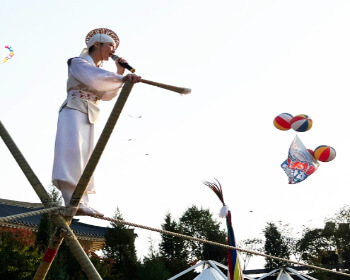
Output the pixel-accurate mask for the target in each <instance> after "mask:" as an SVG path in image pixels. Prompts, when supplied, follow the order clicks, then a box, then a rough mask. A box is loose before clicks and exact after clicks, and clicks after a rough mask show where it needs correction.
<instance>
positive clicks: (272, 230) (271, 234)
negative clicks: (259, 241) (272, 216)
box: [263, 223, 290, 269]
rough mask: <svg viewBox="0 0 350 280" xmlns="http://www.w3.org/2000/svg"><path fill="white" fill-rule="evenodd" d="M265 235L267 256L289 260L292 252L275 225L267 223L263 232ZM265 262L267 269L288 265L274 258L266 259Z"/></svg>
mask: <svg viewBox="0 0 350 280" xmlns="http://www.w3.org/2000/svg"><path fill="white" fill-rule="evenodd" d="M263 233H264V236H265V245H264V251H265V254H267V255H272V256H275V257H279V258H285V259H289V257H290V251H289V249H288V245H287V243H286V242H285V240H284V239H283V237H282V235H281V232H280V231H279V229H278V228H277V226H276V225H275V224H274V223H267V225H266V227H265V228H264V230H263ZM265 261H266V263H265V268H266V269H275V268H278V267H281V266H284V265H287V264H288V263H286V262H283V261H280V260H276V259H272V258H265Z"/></svg>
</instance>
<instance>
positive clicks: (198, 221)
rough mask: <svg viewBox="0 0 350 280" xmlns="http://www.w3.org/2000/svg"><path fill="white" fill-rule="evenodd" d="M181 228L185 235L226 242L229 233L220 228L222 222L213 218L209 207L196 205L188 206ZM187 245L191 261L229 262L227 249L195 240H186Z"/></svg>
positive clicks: (181, 219)
mask: <svg viewBox="0 0 350 280" xmlns="http://www.w3.org/2000/svg"><path fill="white" fill-rule="evenodd" d="M180 230H181V232H182V233H183V234H185V235H189V236H192V237H196V238H200V239H204V240H210V241H213V242H217V243H221V244H226V240H227V233H226V232H225V231H223V230H221V229H220V223H219V222H217V221H215V220H214V219H213V215H212V214H211V213H210V211H209V210H208V209H203V208H201V209H198V207H197V206H195V205H193V206H191V207H190V208H188V209H187V210H186V211H185V213H184V214H183V215H182V216H181V218H180ZM185 246H186V250H187V253H188V261H189V262H193V261H195V260H215V261H217V262H227V252H226V250H225V249H220V248H219V247H217V246H213V245H208V244H204V243H202V242H199V241H193V240H185Z"/></svg>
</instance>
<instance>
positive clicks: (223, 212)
mask: <svg viewBox="0 0 350 280" xmlns="http://www.w3.org/2000/svg"><path fill="white" fill-rule="evenodd" d="M227 211H228V206H227V205H224V206H222V207H221V209H220V213H219V217H220V218H225V217H226V215H227Z"/></svg>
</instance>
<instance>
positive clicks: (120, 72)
mask: <svg viewBox="0 0 350 280" xmlns="http://www.w3.org/2000/svg"><path fill="white" fill-rule="evenodd" d="M120 63H128V62H127V61H126V60H125V59H124V58H122V57H118V58H117V59H116V60H115V65H116V66H117V74H119V75H123V74H124V71H125V68H124V67H123V66H121V65H120Z"/></svg>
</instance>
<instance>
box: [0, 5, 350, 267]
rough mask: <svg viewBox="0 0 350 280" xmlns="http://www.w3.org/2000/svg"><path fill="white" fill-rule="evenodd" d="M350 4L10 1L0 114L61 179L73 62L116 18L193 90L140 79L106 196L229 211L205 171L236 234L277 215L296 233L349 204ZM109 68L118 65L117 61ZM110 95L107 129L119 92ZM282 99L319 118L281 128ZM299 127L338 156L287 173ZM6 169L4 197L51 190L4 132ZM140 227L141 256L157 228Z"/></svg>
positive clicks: (103, 169) (137, 204)
mask: <svg viewBox="0 0 350 280" xmlns="http://www.w3.org/2000/svg"><path fill="white" fill-rule="evenodd" d="M349 12H350V2H349V1H348V0H333V1H323V0H302V1H301V0H293V1H277V0H275V1H270V0H263V1H262V0H260V1H258V0H249V1H243V0H239V1H232V0H231V1H229V0H227V1H225V0H218V1H215V2H213V1H204V0H201V1H196V0H186V1H185V0H177V1H164V0H162V1H160V0H159V1H157V0H149V1H141V0H135V1H132V0H130V1H123V2H121V1H106V0H100V1H89V0H87V1H67V0H63V1H39V0H37V1H25V0H23V1H16V0H15V1H11V2H9V1H6V2H4V3H2V4H1V17H0V23H1V25H0V26H1V27H0V30H1V32H0V34H1V35H0V47H1V48H0V54H1V55H2V56H1V57H0V58H1V59H2V58H3V57H5V56H6V55H7V53H8V52H7V51H6V50H5V49H4V46H5V45H11V46H12V48H13V50H14V53H15V56H14V57H13V58H12V59H11V60H9V61H8V62H6V63H4V64H0V76H1V83H0V94H1V103H0V120H1V121H2V123H3V125H4V126H5V127H6V129H7V130H8V132H9V133H10V135H11V136H12V138H13V140H14V141H15V142H16V144H17V146H18V147H19V149H20V150H21V152H22V153H23V155H24V156H25V158H26V159H27V161H28V163H29V164H30V166H31V167H32V169H33V170H34V172H35V173H36V175H37V176H38V178H39V180H40V181H41V183H42V184H43V185H44V186H45V187H47V186H49V185H50V182H51V172H52V162H53V150H54V141H55V132H56V123H57V117H58V108H59V107H60V105H61V103H62V102H63V101H64V99H65V97H66V79H67V65H66V61H67V59H68V58H71V57H75V56H78V55H79V54H80V52H81V50H82V49H83V48H84V46H85V45H84V39H85V36H86V34H87V33H88V32H89V31H90V30H92V29H94V28H98V27H106V28H109V29H112V30H114V31H115V32H116V33H117V34H118V35H119V37H120V39H121V44H120V47H119V48H118V50H117V51H116V54H117V55H118V56H121V57H124V58H126V59H127V60H128V62H129V63H130V64H131V65H132V66H133V67H134V68H135V69H136V73H137V74H139V75H141V76H142V77H143V78H145V79H149V80H153V81H157V82H161V83H166V84H171V85H175V86H183V87H188V88H191V89H192V94H191V95H187V96H180V95H178V94H177V93H174V92H170V91H166V90H163V89H159V88H157V87H153V86H150V85H145V84H137V85H135V86H134V88H133V90H132V92H131V95H130V97H129V99H128V101H127V103H126V106H125V107H124V110H123V112H122V115H121V117H120V119H119V121H118V123H117V125H116V128H115V130H114V132H113V134H112V137H111V139H110V141H109V143H108V145H107V147H106V149H105V151H104V153H103V155H102V157H101V160H100V163H99V164H98V166H97V169H96V171H95V180H96V186H97V192H98V193H97V194H96V195H91V196H90V201H91V205H92V206H93V207H94V208H96V209H98V210H100V211H101V212H103V213H104V214H105V215H106V216H109V217H112V216H113V214H114V212H115V210H116V208H117V207H119V209H120V211H121V213H122V214H123V217H124V219H125V220H126V221H128V222H133V223H137V224H142V225H145V226H149V227H155V228H160V227H161V224H162V223H163V221H164V217H165V214H166V213H167V212H170V213H171V214H172V216H173V218H176V219H177V218H179V217H180V216H181V215H182V214H183V212H184V211H185V210H186V209H187V208H188V207H190V206H192V205H193V204H195V205H197V206H199V207H200V206H202V207H203V208H209V209H210V210H211V211H212V212H213V214H214V217H215V218H218V215H217V214H218V212H219V210H220V208H221V203H220V201H219V200H218V198H217V197H216V196H215V194H214V193H213V192H212V191H211V190H210V189H209V188H208V187H206V186H205V185H204V184H203V183H202V181H204V180H212V179H213V178H214V177H215V178H217V179H218V180H219V181H220V182H221V184H222V186H223V193H224V198H225V202H226V204H227V205H228V206H229V207H230V209H231V211H232V224H233V226H234V230H235V234H236V239H237V241H238V242H239V241H240V240H243V239H246V238H253V237H260V238H262V234H261V233H262V229H263V228H264V226H265V224H266V222H270V221H273V222H277V221H282V222H283V223H288V224H290V225H291V226H292V227H293V228H294V229H295V232H298V231H300V229H301V225H308V226H322V225H323V222H324V219H325V218H326V217H329V216H332V215H333V214H334V213H335V212H337V211H338V210H339V209H340V208H341V207H343V206H345V205H346V204H348V203H349V202H348V199H349V198H348V197H349V196H348V193H349V192H348V187H349V181H350V178H349V175H348V174H349V172H348V167H347V165H348V161H349V155H350V145H349V143H350V139H349V137H350V134H349V132H348V122H347V119H348V108H347V107H348V102H347V99H348V92H349V91H350V84H349V82H348V80H349V77H350V70H349V65H350V54H349V50H350V39H349V38H350V37H349V35H348V33H349V26H350V18H349V16H348V15H349ZM104 69H107V70H110V71H114V70H115V69H114V65H113V63H112V62H106V63H105V64H104ZM100 104H101V106H100V107H101V111H102V114H101V117H100V119H99V121H98V124H97V137H98V135H99V134H100V132H101V130H102V129H103V126H104V124H105V123H106V120H107V118H108V116H109V113H110V111H111V109H112V107H113V106H114V104H115V100H113V101H110V102H102V103H100ZM283 112H287V113H290V114H292V115H297V114H307V115H309V116H310V118H311V119H312V120H313V123H314V124H313V127H312V128H311V130H309V131H307V132H304V133H297V132H295V131H293V130H289V131H279V130H277V129H276V128H275V127H274V126H273V123H272V122H273V119H274V117H275V116H277V115H278V114H280V113H283ZM138 116H142V117H141V118H137V117H138ZM296 135H298V137H299V138H300V140H301V141H302V142H303V143H304V145H305V146H306V147H307V148H310V149H314V148H316V147H317V146H319V145H330V146H332V147H334V148H335V150H336V151H337V157H336V158H335V159H334V160H333V161H331V162H328V163H324V162H321V163H320V167H319V169H318V170H317V171H316V172H315V173H314V174H312V175H311V176H310V177H309V178H308V179H307V180H305V181H304V182H302V183H300V184H296V185H289V184H288V179H287V176H286V175H285V173H284V171H283V170H282V168H281V167H280V164H281V163H282V162H283V161H284V160H285V159H286V157H287V155H288V149H289V146H290V144H291V143H292V141H293V139H294V137H295V136H296ZM129 139H131V140H129ZM146 154H148V155H146ZM0 170H1V176H0V185H1V187H0V198H3V199H13V200H20V201H29V202H39V199H38V197H37V196H36V194H35V192H34V191H33V189H32V188H31V186H30V184H29V183H28V181H27V179H26V178H25V177H24V175H23V174H22V171H21V170H20V169H19V167H18V166H17V163H16V162H15V160H14V159H13V158H12V156H11V154H10V153H9V151H8V149H7V147H6V146H5V145H4V144H3V142H2V141H0ZM250 211H253V212H250ZM218 219H219V218H218ZM81 221H83V222H89V223H93V224H97V225H107V224H108V223H107V222H104V221H99V220H95V219H91V218H87V217H85V218H84V217H83V218H81ZM222 222H223V228H224V227H225V223H224V220H223V221H222ZM135 231H136V233H137V234H138V236H139V237H138V238H137V240H136V249H137V252H138V255H139V256H140V257H141V256H144V255H146V254H147V253H148V247H149V239H152V240H155V241H157V240H159V234H158V233H151V232H149V231H146V230H143V229H136V230H135ZM259 258H260V257H259ZM259 258H258V259H259ZM257 263H259V265H257V266H260V267H256V266H254V262H253V263H252V264H250V265H249V267H248V268H250V269H254V268H261V266H262V264H261V263H263V261H261V258H260V262H259V261H258V262H257Z"/></svg>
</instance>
